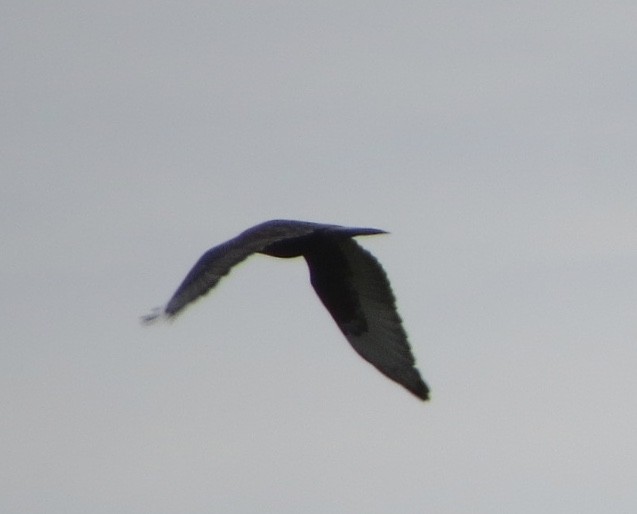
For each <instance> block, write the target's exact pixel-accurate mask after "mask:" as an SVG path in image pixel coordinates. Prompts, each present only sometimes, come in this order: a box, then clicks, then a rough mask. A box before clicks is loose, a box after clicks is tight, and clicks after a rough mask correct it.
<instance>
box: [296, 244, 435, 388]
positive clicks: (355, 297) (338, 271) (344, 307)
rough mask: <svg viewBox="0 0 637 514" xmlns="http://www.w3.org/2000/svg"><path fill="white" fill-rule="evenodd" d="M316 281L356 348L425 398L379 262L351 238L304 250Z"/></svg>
mask: <svg viewBox="0 0 637 514" xmlns="http://www.w3.org/2000/svg"><path fill="white" fill-rule="evenodd" d="M305 258H306V260H307V262H308V265H309V268H310V277H311V282H312V286H313V287H314V289H315V291H316V292H317V294H318V296H319V298H320V299H321V301H322V302H323V305H325V307H326V308H327V310H328V311H329V312H330V314H331V315H332V317H333V318H334V321H336V323H337V325H338V326H339V328H340V329H341V331H342V332H343V334H344V335H345V337H346V338H347V340H348V341H349V342H350V344H351V345H352V347H353V348H354V350H356V352H358V354H359V355H360V356H361V357H363V359H365V360H366V361H368V362H369V363H371V364H372V365H373V366H375V367H376V368H377V369H378V370H379V371H380V372H381V373H383V374H384V375H386V376H387V377H389V378H390V379H392V380H394V381H395V382H397V383H399V384H401V385H402V386H403V387H405V388H406V389H408V390H409V391H411V392H412V393H413V394H415V395H416V396H418V397H419V398H421V399H422V400H427V399H428V398H429V388H428V387H427V385H426V384H425V383H424V381H423V380H422V378H421V376H420V373H419V372H418V370H417V369H416V368H415V359H414V356H413V354H412V353H411V349H410V347H409V343H408V341H407V334H406V333H405V330H404V329H403V326H402V321H401V319H400V316H399V315H398V312H397V310H396V302H395V298H394V294H393V292H392V290H391V286H390V285H389V280H388V279H387V275H386V274H385V271H384V270H383V268H382V266H381V265H380V263H379V262H378V261H377V260H376V258H375V257H374V256H373V255H372V254H370V253H369V252H368V251H366V250H364V249H363V248H362V247H361V246H359V245H358V243H356V241H354V240H353V239H344V240H338V241H336V240H332V241H329V242H327V241H326V243H325V246H323V245H321V246H320V249H319V250H317V251H315V252H310V253H308V254H306V255H305Z"/></svg>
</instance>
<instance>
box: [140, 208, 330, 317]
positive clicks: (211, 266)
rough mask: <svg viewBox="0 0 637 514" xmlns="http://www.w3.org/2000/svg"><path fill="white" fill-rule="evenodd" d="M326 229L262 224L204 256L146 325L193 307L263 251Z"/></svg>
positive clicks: (299, 224)
mask: <svg viewBox="0 0 637 514" xmlns="http://www.w3.org/2000/svg"><path fill="white" fill-rule="evenodd" d="M322 227H324V225H320V224H316V223H306V222H296V221H287V220H274V221H268V222H265V223H261V224H260V225H256V226H254V227H252V228H249V229H248V230H246V231H244V232H242V233H241V234H239V235H238V236H237V237H235V238H233V239H230V240H229V241H226V242H225V243H222V244H220V245H218V246H215V247H214V248H211V249H210V250H208V251H207V252H206V253H204V254H203V255H202V256H201V257H200V259H199V260H198V261H197V262H196V263H195V265H194V266H193V267H192V269H191V270H190V271H189V272H188V274H187V275H186V278H185V279H184V280H183V282H182V283H181V285H180V286H179V287H178V288H177V291H175V294H173V296H172V298H171V299H170V300H169V301H168V303H167V304H166V306H165V307H163V308H159V309H155V310H154V311H153V312H151V313H150V314H148V315H146V316H143V317H142V321H143V322H144V323H151V322H153V321H155V320H156V319H158V318H160V317H167V318H172V317H174V316H176V315H177V314H178V313H179V312H180V311H181V310H182V309H184V308H185V307H186V306H187V305H188V304H189V303H191V302H194V301H195V300H197V299H198V298H199V297H201V296H203V295H205V294H206V293H208V291H210V289H212V288H213V287H215V286H216V285H217V283H218V282H219V280H221V278H222V277H223V276H225V275H227V274H228V273H229V272H230V270H231V269H232V267H233V266H235V265H236V264H239V263H240V262H241V261H243V260H244V259H246V258H247V257H249V256H250V255H252V254H253V253H256V252H258V251H260V250H263V249H264V248H265V247H266V246H268V245H270V244H272V243H276V242H279V241H283V240H285V239H289V238H295V237H300V236H304V235H308V234H311V233H312V232H314V231H315V230H317V229H319V228H322Z"/></svg>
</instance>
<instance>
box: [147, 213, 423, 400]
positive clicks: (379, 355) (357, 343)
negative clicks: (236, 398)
mask: <svg viewBox="0 0 637 514" xmlns="http://www.w3.org/2000/svg"><path fill="white" fill-rule="evenodd" d="M384 233H386V232H385V231H383V230H378V229H375V228H350V227H342V226H339V225H325V224H321V223H310V222H305V221H292V220H272V221H266V222H265V223H261V224H259V225H256V226H254V227H252V228H249V229H248V230H246V231H244V232H242V233H241V234H239V235H238V236H237V237H235V238H233V239H230V240H229V241H226V242H225V243H222V244H220V245H219V246H215V247H214V248H211V249H210V250H208V251H207V252H206V253H204V254H203V255H202V256H201V258H200V259H199V260H198V261H197V262H196V263H195V265H194V266H193V268H192V269H191V270H190V272H189V273H188V274H187V275H186V278H185V279H184V280H183V282H182V283H181V285H180V286H179V287H178V288H177V291H176V292H175V294H174V295H173V296H172V298H171V299H170V300H169V301H168V303H167V304H166V306H165V307H163V308H161V309H155V310H154V311H153V312H152V313H151V314H148V315H147V316H144V317H143V318H142V321H143V322H145V323H150V322H153V321H155V320H157V319H158V318H162V317H163V318H173V317H174V316H176V315H177V314H179V313H180V312H181V311H182V310H183V309H184V308H185V307H186V306H188V304H190V303H191V302H193V301H195V300H197V299H198V298H199V297H200V296H203V295H205V294H207V293H208V291H210V289H212V288H213V287H215V286H216V285H217V283H218V282H219V280H220V279H221V278H222V277H223V276H225V275H227V274H228V273H229V272H230V269H231V268H232V267H233V266H234V265H236V264H238V263H240V262H241V261H243V260H244V259H246V258H247V257H249V256H250V255H252V254H254V253H261V254H265V255H271V256H273V257H284V258H290V257H303V258H304V259H305V260H306V262H307V264H308V267H309V270H310V282H311V284H312V286H313V287H314V290H315V291H316V293H317V294H318V296H319V298H320V299H321V302H322V303H323V305H324V306H325V308H326V309H327V310H328V311H329V313H330V314H331V315H332V318H334V321H335V322H336V324H337V325H338V327H339V328H340V330H341V332H343V334H344V335H345V337H346V338H347V340H348V341H349V343H350V344H351V345H352V347H353V348H354V350H356V352H357V353H358V354H359V355H360V356H361V357H363V359H365V360H366V361H367V362H369V363H370V364H372V365H373V366H375V367H376V368H377V369H378V370H379V371H380V372H381V373H383V374H384V375H385V376H387V377H389V378H390V379H391V380H393V381H395V382H397V383H398V384H400V385H402V386H403V387H405V388H406V389H407V390H409V391H411V392H412V393H413V394H415V395H416V396H417V397H418V398H420V399H422V400H427V399H428V398H429V388H428V387H427V385H426V384H425V382H424V381H423V380H422V378H421V376H420V374H419V372H418V370H417V369H416V367H415V359H414V356H413V354H412V352H411V349H410V347H409V343H408V341H407V334H406V333H405V330H404V329H403V326H402V321H401V319H400V316H399V315H398V312H397V311H396V301H395V298H394V294H393V293H392V290H391V286H390V285H389V280H388V279H387V275H386V274H385V271H384V270H383V268H382V266H381V265H380V263H379V262H378V261H377V260H376V258H375V257H374V256H373V255H372V254H370V253H369V252H368V251H367V250H365V249H363V248H362V247H361V246H359V244H358V243H357V242H356V241H354V239H352V238H353V237H354V236H368V235H374V234H384Z"/></svg>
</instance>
